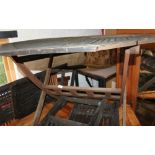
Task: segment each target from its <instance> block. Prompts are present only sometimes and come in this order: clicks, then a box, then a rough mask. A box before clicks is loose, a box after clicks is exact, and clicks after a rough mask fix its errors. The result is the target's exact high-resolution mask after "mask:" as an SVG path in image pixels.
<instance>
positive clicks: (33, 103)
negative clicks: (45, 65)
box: [12, 72, 52, 119]
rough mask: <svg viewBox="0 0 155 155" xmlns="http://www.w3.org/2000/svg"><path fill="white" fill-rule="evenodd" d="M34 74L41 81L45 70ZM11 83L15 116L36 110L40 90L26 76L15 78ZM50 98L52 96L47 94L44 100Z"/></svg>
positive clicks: (20, 116) (18, 116) (25, 114)
mask: <svg viewBox="0 0 155 155" xmlns="http://www.w3.org/2000/svg"><path fill="white" fill-rule="evenodd" d="M36 76H37V77H38V79H40V80H41V81H43V80H44V76H45V72H41V73H38V74H36ZM12 85H13V87H12V91H13V100H14V110H15V118H18V119H20V118H23V117H25V116H27V115H29V114H30V113H32V112H34V111H35V110H36V107H37V105H38V101H39V97H40V93H41V91H40V89H39V88H37V87H36V86H35V85H34V84H33V83H32V82H31V81H29V80H28V79H27V78H23V79H20V80H17V81H16V82H14V83H13V84H12ZM51 100H52V98H51V97H49V96H47V97H46V100H45V102H49V101H51Z"/></svg>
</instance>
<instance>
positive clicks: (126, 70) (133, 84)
mask: <svg viewBox="0 0 155 155" xmlns="http://www.w3.org/2000/svg"><path fill="white" fill-rule="evenodd" d="M139 51H140V47H139V46H135V47H132V48H129V49H127V50H125V58H124V67H123V77H122V86H121V90H122V93H121V99H120V103H121V104H123V125H125V124H126V102H127V103H128V104H129V103H132V105H133V106H135V105H136V99H137V91H138V81H139V69H140V67H139V66H140V61H139V59H133V57H134V58H137V56H138V57H139V55H140V52H139ZM133 61H134V62H135V63H134V64H131V62H133ZM126 86H127V101H126Z"/></svg>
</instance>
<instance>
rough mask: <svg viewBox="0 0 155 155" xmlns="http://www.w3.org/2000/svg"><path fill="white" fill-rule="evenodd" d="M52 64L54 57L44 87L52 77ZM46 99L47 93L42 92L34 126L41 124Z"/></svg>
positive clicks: (50, 61) (49, 65)
mask: <svg viewBox="0 0 155 155" xmlns="http://www.w3.org/2000/svg"><path fill="white" fill-rule="evenodd" d="M52 63H53V57H51V58H50V60H49V64H48V69H47V71H46V75H45V80H44V85H47V84H48V83H49V80H50V75H51V72H52ZM45 97H46V91H45V90H42V91H41V95H40V99H39V102H38V106H37V109H36V112H35V115H34V119H33V122H32V125H38V123H39V120H40V116H41V113H42V110H43V106H44V102H45Z"/></svg>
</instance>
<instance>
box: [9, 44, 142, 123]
mask: <svg viewBox="0 0 155 155" xmlns="http://www.w3.org/2000/svg"><path fill="white" fill-rule="evenodd" d="M139 53H140V47H139V46H135V47H131V48H129V49H126V50H125V58H124V67H123V76H122V88H121V89H119V88H118V89H111V88H80V87H65V86H50V85H48V83H49V79H50V75H51V71H52V62H53V56H52V55H51V56H50V55H49V56H50V60H49V64H48V68H47V70H46V75H45V80H44V83H42V82H41V81H40V80H39V79H38V78H36V77H35V76H34V75H33V73H32V72H31V71H30V70H29V69H28V68H27V67H26V66H25V64H24V63H23V62H22V61H21V59H19V57H17V56H12V57H11V58H12V60H13V61H14V62H15V64H16V65H17V67H18V68H19V69H20V70H21V71H22V72H23V74H24V75H25V76H27V77H28V78H29V80H31V81H32V82H33V83H34V84H35V85H36V86H37V87H38V88H39V89H41V95H40V99H39V102H38V107H37V109H36V112H35V116H34V119H33V123H32V125H38V123H39V120H40V116H41V113H42V110H43V106H44V101H45V97H46V94H48V95H50V96H51V97H54V98H56V99H58V98H59V96H62V95H63V96H64V95H65V96H73V97H74V96H76V97H87V98H104V97H107V98H113V99H120V103H121V104H123V125H125V124H126V101H125V92H126V91H125V88H126V81H127V76H128V68H129V60H130V55H131V54H139ZM102 93H103V94H102ZM116 94H117V95H120V98H118V97H116V96H115V95H116Z"/></svg>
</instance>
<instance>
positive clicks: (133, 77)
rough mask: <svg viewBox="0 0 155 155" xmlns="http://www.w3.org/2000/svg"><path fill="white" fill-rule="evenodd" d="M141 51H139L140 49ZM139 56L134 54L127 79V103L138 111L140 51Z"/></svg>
mask: <svg viewBox="0 0 155 155" xmlns="http://www.w3.org/2000/svg"><path fill="white" fill-rule="evenodd" d="M138 50H139V49H138ZM137 52H138V53H137V54H132V55H131V59H130V63H129V64H130V67H129V74H128V79H127V103H128V104H130V105H131V106H132V108H133V110H134V111H135V110H136V102H137V96H138V84H139V76H140V64H141V54H140V50H139V51H137Z"/></svg>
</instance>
